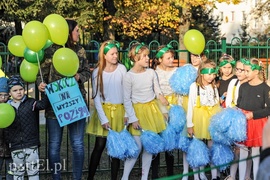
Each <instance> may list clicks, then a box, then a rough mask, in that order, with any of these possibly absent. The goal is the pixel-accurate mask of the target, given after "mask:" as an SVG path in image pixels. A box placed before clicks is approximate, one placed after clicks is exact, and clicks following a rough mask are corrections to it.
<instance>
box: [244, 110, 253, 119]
mask: <svg viewBox="0 0 270 180" xmlns="http://www.w3.org/2000/svg"><path fill="white" fill-rule="evenodd" d="M245 115H246V118H247V120H250V119H253V112H247V113H245Z"/></svg>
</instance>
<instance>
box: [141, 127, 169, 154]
mask: <svg viewBox="0 0 270 180" xmlns="http://www.w3.org/2000/svg"><path fill="white" fill-rule="evenodd" d="M140 138H141V142H142V145H143V147H144V149H145V150H146V151H147V152H148V153H150V154H158V153H160V152H163V151H164V148H165V144H164V141H163V139H162V138H161V137H160V136H159V135H158V134H157V133H155V132H153V131H149V130H142V134H141V136H140Z"/></svg>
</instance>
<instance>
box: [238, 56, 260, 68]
mask: <svg viewBox="0 0 270 180" xmlns="http://www.w3.org/2000/svg"><path fill="white" fill-rule="evenodd" d="M240 61H241V62H242V63H243V64H244V65H246V66H250V67H251V70H252V71H254V70H255V69H256V70H259V71H260V70H261V69H262V67H261V66H260V65H258V64H251V62H250V61H249V60H247V59H241V60H240Z"/></svg>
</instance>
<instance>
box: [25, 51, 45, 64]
mask: <svg viewBox="0 0 270 180" xmlns="http://www.w3.org/2000/svg"><path fill="white" fill-rule="evenodd" d="M43 58H44V50H43V49H41V50H39V51H38V52H34V51H32V50H30V49H29V48H25V50H24V59H25V60H26V61H28V62H30V63H37V62H38V61H39V62H41V61H42V60H43Z"/></svg>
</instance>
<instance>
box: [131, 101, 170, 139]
mask: <svg viewBox="0 0 270 180" xmlns="http://www.w3.org/2000/svg"><path fill="white" fill-rule="evenodd" d="M133 108H134V110H135V114H136V116H137V118H138V119H139V123H140V125H141V128H142V129H143V130H150V131H153V132H156V133H160V132H161V131H163V130H165V128H166V124H165V119H164V117H163V115H162V113H161V111H160V110H159V107H158V104H157V101H156V100H153V101H150V102H148V103H136V104H133ZM129 132H130V133H131V134H132V135H134V136H140V135H141V132H140V130H136V129H134V128H133V127H132V125H130V126H129Z"/></svg>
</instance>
